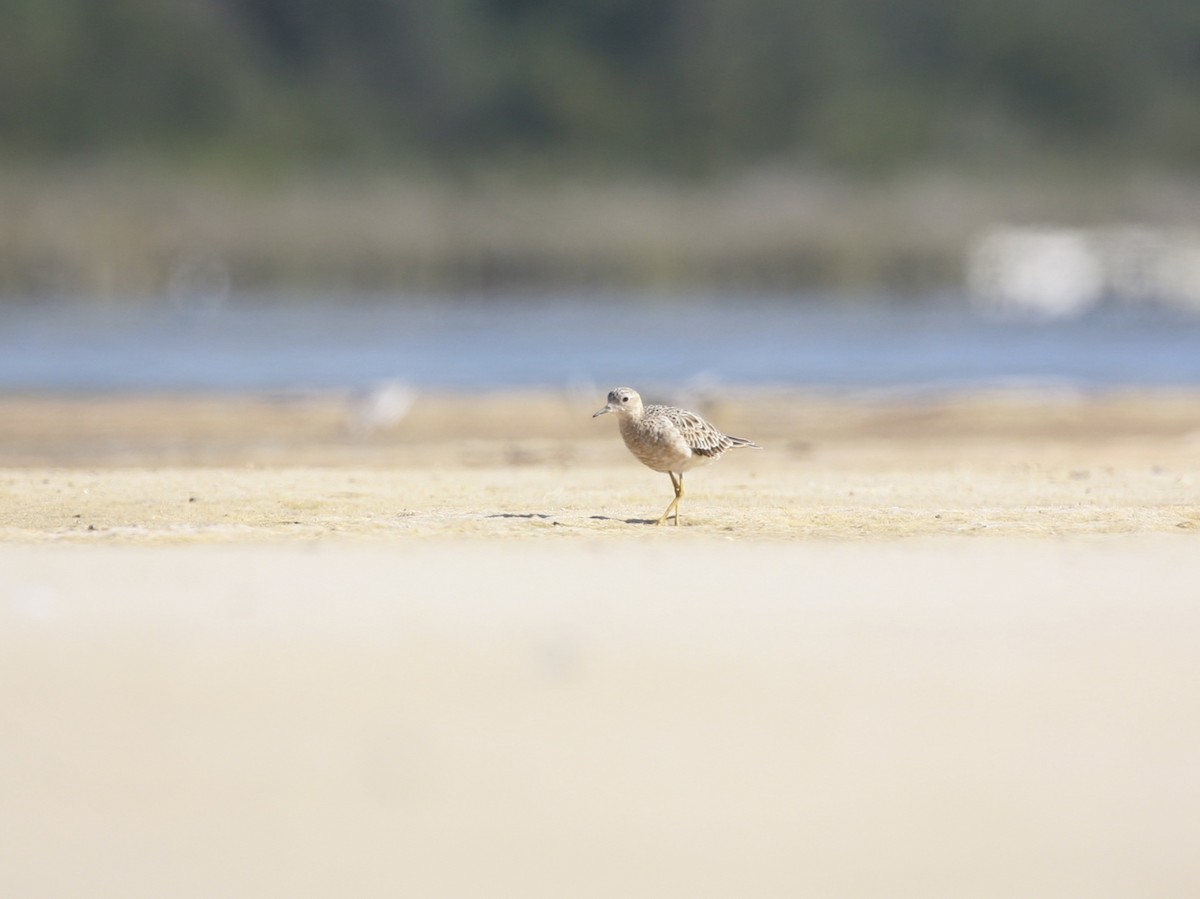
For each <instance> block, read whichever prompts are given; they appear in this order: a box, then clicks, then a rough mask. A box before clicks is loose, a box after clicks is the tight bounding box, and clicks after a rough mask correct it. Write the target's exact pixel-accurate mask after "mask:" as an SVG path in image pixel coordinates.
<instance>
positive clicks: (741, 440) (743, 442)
mask: <svg viewBox="0 0 1200 899" xmlns="http://www.w3.org/2000/svg"><path fill="white" fill-rule="evenodd" d="M725 436H726V437H728V438H729V442H730V443H732V444H733V445H734V446H748V447H750V448H752V449H762V447H761V446H759V445H758V444H757V443H755V442H754V441H753V440H747V439H746V438H745V437H734V436H733V435H732V434H726V435H725Z"/></svg>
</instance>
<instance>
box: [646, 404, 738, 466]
mask: <svg viewBox="0 0 1200 899" xmlns="http://www.w3.org/2000/svg"><path fill="white" fill-rule="evenodd" d="M646 413H647V414H654V415H661V416H663V417H664V418H666V419H667V420H668V421H670V422H671V424H673V425H675V427H677V428H678V429H679V433H680V435H681V436H682V437H683V440H684V442H685V443H686V444H687V445H688V447H689V448H690V449H691V451H692V452H693V453H695V454H696V455H697V456H709V457H713V458H715V457H716V456H720V455H721V454H722V453H724V452H725V451H726V450H727V449H729V448H730V447H731V446H733V445H734V443H735V440H734V438H731V437H729V436H728V435H726V434H722V433H721V432H720V431H718V430H717V429H716V428H714V427H713V426H712V425H710V424H709V423H708V422H706V421H705V420H704V419H703V418H701V417H700V416H699V415H696V414H695V413H694V412H688V411H687V410H686V409H678V408H676V407H675V406H649V407H647V409H646ZM737 442H741V441H737Z"/></svg>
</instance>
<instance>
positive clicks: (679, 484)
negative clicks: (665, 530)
mask: <svg viewBox="0 0 1200 899" xmlns="http://www.w3.org/2000/svg"><path fill="white" fill-rule="evenodd" d="M667 477H669V478H670V479H671V486H672V487H674V488H675V498H674V499H673V500H671V504H670V505H669V506H667V508H666V511H664V512H663V513H662V516H661V517H660V518H659V519H658V522H657V523H658V524H660V525H661V524H662V523H663V522H664V521H666V520H667V519H668V518H669V517H670V515H671V513H672V512H674V513H675V525H676V527H678V525H679V501H680V500H681V499H683V472H682V471H681V472H679V480H678V481H676V480H675V474H674V472H670V471H668V472H667Z"/></svg>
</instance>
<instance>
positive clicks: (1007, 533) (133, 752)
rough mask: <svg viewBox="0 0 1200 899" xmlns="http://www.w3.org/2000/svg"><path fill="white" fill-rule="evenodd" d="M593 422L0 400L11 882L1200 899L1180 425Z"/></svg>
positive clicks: (971, 420) (458, 409)
mask: <svg viewBox="0 0 1200 899" xmlns="http://www.w3.org/2000/svg"><path fill="white" fill-rule="evenodd" d="M601 399H602V398H601V397H599V396H595V397H593V396H590V394H589V395H586V396H581V397H573V396H568V395H549V394H539V395H526V396H514V397H507V398H499V397H492V396H485V397H439V398H432V399H427V398H424V397H420V398H417V402H416V404H415V405H414V406H413V408H412V410H411V412H410V413H409V415H408V416H407V417H406V418H404V419H403V420H401V421H399V422H398V423H397V424H396V425H395V426H393V427H389V428H384V429H377V430H366V429H365V428H364V426H363V423H362V421H361V419H360V417H359V416H358V415H357V413H356V409H357V408H358V407H356V406H355V404H354V403H353V402H351V401H350V400H348V399H347V398H345V397H316V398H313V397H283V398H266V399H263V398H241V399H237V398H233V399H230V398H225V399H219V398H190V399H189V398H180V397H175V398H160V399H154V398H108V399H106V398H94V399H92V400H89V401H84V400H62V399H44V398H42V399H39V398H25V399H22V398H11V397H10V398H8V399H5V400H3V401H0V453H2V454H3V459H0V466H2V468H0V504H2V508H3V509H4V521H3V525H2V526H3V531H2V532H0V537H2V538H3V542H2V543H0V708H3V709H4V710H5V714H4V727H3V733H2V736H0V797H2V800H3V801H0V895H4V896H35V897H43V896H44V897H73V896H81V895H87V896H93V897H123V899H124V897H143V896H144V897H158V896H164V895H169V896H178V897H192V896H194V897H207V896H215V895H219V896H239V897H240V896H246V897H276V896H278V897H295V896H343V895H352V896H381V897H382V896H397V895H419V896H471V897H475V896H478V897H497V896H514V897H542V896H545V897H562V896H571V897H593V896H594V897H610V896H646V897H667V896H679V897H688V899H693V897H705V896H755V897H774V896H779V897H785V896H786V897H793V896H800V895H810V896H811V895H816V896H838V897H859V896H864V897H865V896H869V897H895V896H919V897H943V896H944V897H956V899H958V897H964V896H968V897H993V896H994V897H1010V896H1023V897H1025V896H1029V897H1037V896H1045V897H1061V896H1088V897H1110V896H1111V897H1127V896H1131V895H1153V896H1159V897H1162V896H1181V897H1182V896H1192V895H1196V893H1197V891H1200V862H1197V861H1196V859H1195V851H1194V842H1195V841H1194V836H1193V830H1192V828H1193V826H1194V822H1195V821H1196V819H1197V817H1198V816H1200V779H1198V778H1197V776H1196V770H1197V769H1196V752H1195V747H1196V746H1197V745H1198V743H1200V717H1198V716H1197V713H1196V709H1198V708H1200V656H1198V655H1197V653H1196V652H1195V635H1196V634H1197V633H1200V552H1197V543H1196V533H1197V528H1200V442H1198V440H1197V435H1198V433H1200V403H1198V402H1197V400H1196V398H1195V397H1192V396H1187V395H1166V394H1156V395H1137V396H1135V395H1130V396H1106V397H1081V396H1073V395H1067V394H1060V395H1056V396H1047V395H1031V394H1020V393H1009V394H1002V395H992V396H972V397H958V398H942V399H928V400H925V401H915V400H912V399H909V400H899V399H897V398H894V397H890V398H889V397H861V396H860V397H857V398H844V397H843V398H831V397H813V396H808V397H796V396H793V397H781V396H767V395H761V396H756V397H753V398H751V399H750V400H749V401H748V402H746V403H745V404H741V405H733V404H732V403H730V402H729V401H728V399H726V400H725V401H724V402H711V403H709V404H708V405H707V406H705V407H704V409H705V411H706V412H707V413H709V414H710V415H711V416H712V417H713V418H714V420H716V421H717V422H718V423H719V424H721V425H722V426H723V427H724V428H726V429H727V430H729V431H731V432H733V433H737V434H741V435H744V436H748V437H753V438H755V439H757V440H759V441H760V442H762V443H763V444H764V445H766V446H767V449H766V450H764V451H762V452H748V451H747V452H739V453H736V454H733V455H731V456H729V457H727V458H726V459H724V460H722V461H721V462H720V463H719V464H717V465H715V466H712V467H711V468H708V469H702V470H699V471H696V472H693V473H692V474H690V475H689V482H688V483H689V493H688V498H687V500H686V501H685V505H684V507H683V508H684V513H685V526H684V527H681V528H654V527H651V526H648V525H646V524H644V523H643V522H644V521H645V520H646V519H647V518H653V517H654V516H656V515H657V514H658V513H659V512H660V511H661V510H662V508H663V507H664V506H665V504H666V502H667V499H668V496H669V485H668V484H667V479H666V478H665V477H664V476H662V475H658V474H655V473H653V472H650V471H648V470H646V469H644V468H642V467H641V466H640V465H638V464H637V463H636V462H635V461H634V460H633V459H632V458H631V457H628V455H627V454H626V451H625V450H624V448H623V447H622V446H621V445H620V441H619V438H618V437H617V435H616V429H615V427H614V426H613V425H612V422H611V421H606V420H604V419H600V420H598V421H595V422H593V421H591V419H590V418H589V417H588V416H589V415H590V413H591V412H592V411H594V409H595V408H598V407H599V405H600V403H601ZM955 535H957V536H955ZM426 538H429V539H426ZM894 538H903V539H894Z"/></svg>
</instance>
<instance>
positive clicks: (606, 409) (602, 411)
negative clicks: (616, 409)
mask: <svg viewBox="0 0 1200 899" xmlns="http://www.w3.org/2000/svg"><path fill="white" fill-rule="evenodd" d="M612 410H613V407H612V403H609V404H608V405H607V406H605V407H604V408H603V409H601V410H600V411H599V412H596V413H594V414H593V415H592V418H599V417H600V416H601V415H603V414H604V413H605V412H611V411H612Z"/></svg>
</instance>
